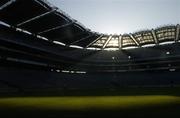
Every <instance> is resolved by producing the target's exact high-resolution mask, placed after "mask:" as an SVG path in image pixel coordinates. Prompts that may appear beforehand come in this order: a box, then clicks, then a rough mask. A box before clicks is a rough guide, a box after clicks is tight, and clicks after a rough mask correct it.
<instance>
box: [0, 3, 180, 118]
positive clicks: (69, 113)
mask: <svg viewBox="0 0 180 118" xmlns="http://www.w3.org/2000/svg"><path fill="white" fill-rule="evenodd" d="M179 42H180V25H179V24H175V25H167V26H162V27H155V28H153V29H147V30H142V31H138V32H134V33H127V34H103V33H99V32H94V31H91V30H90V29H88V28H87V27H85V26H84V25H82V24H81V23H80V22H78V21H77V20H75V19H73V18H72V17H70V16H69V15H68V14H66V13H65V12H64V11H62V10H60V9H59V8H57V7H55V6H53V5H52V4H51V3H49V2H47V1H46V0H1V1H0V116H1V117H15V116H16V117H27V118H34V117H44V118H46V117H48V118H61V117H66V118H67V117H77V118H78V117H90V118H92V117H124V118H126V117H128V118H129V117H139V118H144V117H147V118H152V117H171V118H173V117H180V114H179V109H180V97H179V95H180V94H179V90H180V75H179V70H180V43H179Z"/></svg>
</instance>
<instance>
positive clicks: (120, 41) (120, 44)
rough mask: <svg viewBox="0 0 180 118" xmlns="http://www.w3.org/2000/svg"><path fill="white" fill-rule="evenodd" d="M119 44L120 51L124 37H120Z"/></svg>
mask: <svg viewBox="0 0 180 118" xmlns="http://www.w3.org/2000/svg"><path fill="white" fill-rule="evenodd" d="M118 43H119V50H121V49H122V35H119V39H118Z"/></svg>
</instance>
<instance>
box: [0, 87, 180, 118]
mask: <svg viewBox="0 0 180 118" xmlns="http://www.w3.org/2000/svg"><path fill="white" fill-rule="evenodd" d="M179 90H180V89H179V88H159V89H158V88H153V89H145V88H140V89H122V90H118V91H114V90H113V91H105V90H104V91H100V90H99V91H66V92H65V93H63V95H65V96H63V95H60V96H53V95H51V96H49V97H47V96H39V97H38V96H36V97H33V96H32V95H31V96H28V95H24V96H23V95H19V97H18V95H17V96H16V97H12V96H11V97H10V96H9V97H8V96H7V97H5V96H4V97H0V117H2V116H3V117H6V118H12V117H18V118H21V117H22V118H24V117H26V118H40V117H42V118H69V117H70V118H71V117H73V118H74V117H76V118H79V117H81V118H94V117H106V118H107V117H109V118H113V117H117V118H119V117H122V118H145V117H146V118H156V117H162V118H174V117H178V118H179V117H180V95H179ZM36 95H37V94H36ZM20 96H21V97H20Z"/></svg>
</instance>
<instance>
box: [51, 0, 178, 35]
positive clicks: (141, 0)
mask: <svg viewBox="0 0 180 118" xmlns="http://www.w3.org/2000/svg"><path fill="white" fill-rule="evenodd" d="M48 1H49V2H51V3H52V4H54V5H55V6H57V7H59V8H60V9H61V10H63V11H65V12H66V13H67V14H69V15H70V16H71V17H72V18H74V19H76V20H78V21H79V22H81V23H82V24H84V25H85V26H86V27H88V28H90V29H91V30H93V31H97V32H100V33H108V34H110V33H112V34H114V33H117V34H123V33H130V32H135V31H139V30H144V29H152V28H156V27H157V26H162V25H168V24H180V0H48Z"/></svg>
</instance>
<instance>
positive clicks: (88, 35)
mask: <svg viewBox="0 0 180 118" xmlns="http://www.w3.org/2000/svg"><path fill="white" fill-rule="evenodd" d="M92 36H94V34H90V35H88V36H86V37H83V38H81V39H79V40H77V41H74V42H72V43H71V44H70V45H73V44H75V43H77V42H80V41H82V40H85V39H87V38H90V37H92Z"/></svg>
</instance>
